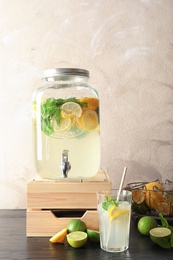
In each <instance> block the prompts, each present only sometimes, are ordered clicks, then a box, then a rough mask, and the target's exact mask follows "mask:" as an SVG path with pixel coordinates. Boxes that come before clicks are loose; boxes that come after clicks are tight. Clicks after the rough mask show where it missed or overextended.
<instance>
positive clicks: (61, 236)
mask: <svg viewBox="0 0 173 260" xmlns="http://www.w3.org/2000/svg"><path fill="white" fill-rule="evenodd" d="M66 235H67V228H64V229H62V230H61V231H59V232H58V233H56V234H55V235H54V236H53V237H51V238H50V239H49V241H50V242H51V243H64V240H65V238H66Z"/></svg>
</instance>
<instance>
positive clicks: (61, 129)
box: [32, 68, 100, 179]
mask: <svg viewBox="0 0 173 260" xmlns="http://www.w3.org/2000/svg"><path fill="white" fill-rule="evenodd" d="M42 80H43V84H42V86H41V87H39V88H38V89H37V90H36V91H35V93H34V95H33V101H32V104H33V118H32V125H33V144H34V158H35V165H36V169H37V173H38V175H39V176H40V177H41V178H43V179H61V178H69V179H76V178H82V179H85V178H90V177H93V176H94V175H96V174H97V172H98V170H99V168H100V121H99V96H98V93H97V91H96V90H95V89H94V88H93V87H92V86H91V85H90V84H89V71H88V70H84V69H77V68H55V69H49V70H46V71H44V72H43V77H42Z"/></svg>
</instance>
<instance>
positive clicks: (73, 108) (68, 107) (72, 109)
mask: <svg viewBox="0 0 173 260" xmlns="http://www.w3.org/2000/svg"><path fill="white" fill-rule="evenodd" d="M81 115H82V108H81V106H80V105H79V104H77V103H75V102H66V103H64V104H63V105H62V106H61V116H62V117H63V118H71V117H73V116H76V117H81Z"/></svg>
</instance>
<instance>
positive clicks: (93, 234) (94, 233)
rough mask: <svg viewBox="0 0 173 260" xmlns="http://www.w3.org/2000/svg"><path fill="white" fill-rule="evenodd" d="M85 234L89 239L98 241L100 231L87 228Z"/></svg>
mask: <svg viewBox="0 0 173 260" xmlns="http://www.w3.org/2000/svg"><path fill="white" fill-rule="evenodd" d="M87 235H88V238H89V240H90V241H92V242H96V243H98V242H100V232H99V231H96V230H91V229H87Z"/></svg>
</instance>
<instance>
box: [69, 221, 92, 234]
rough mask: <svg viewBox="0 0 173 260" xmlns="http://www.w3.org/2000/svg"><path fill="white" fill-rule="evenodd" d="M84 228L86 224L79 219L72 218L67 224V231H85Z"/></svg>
mask: <svg viewBox="0 0 173 260" xmlns="http://www.w3.org/2000/svg"><path fill="white" fill-rule="evenodd" d="M86 229H87V227H86V224H85V223H84V222H83V221H82V220H80V219H72V220H71V221H70V222H69V223H68V225H67V230H68V233H71V232H74V231H83V232H85V231H86Z"/></svg>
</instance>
